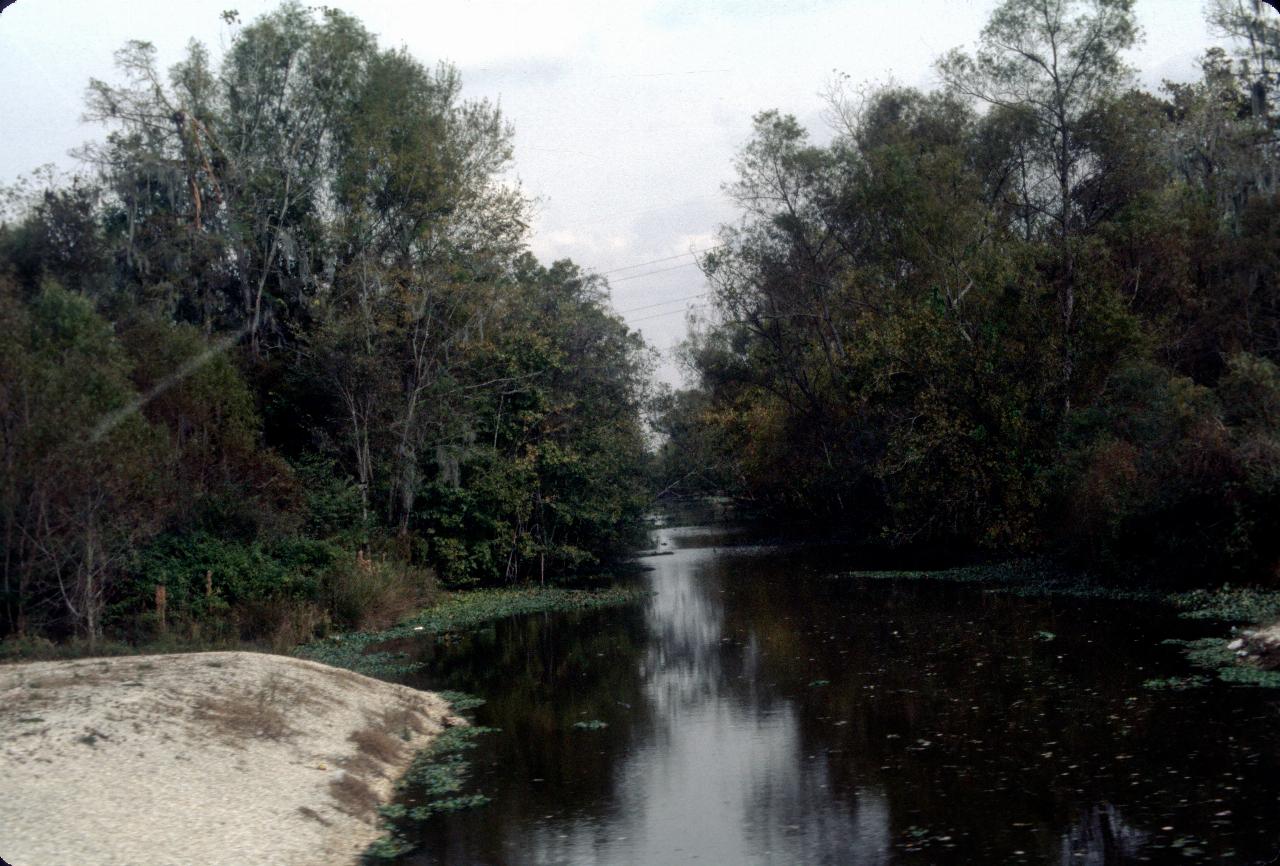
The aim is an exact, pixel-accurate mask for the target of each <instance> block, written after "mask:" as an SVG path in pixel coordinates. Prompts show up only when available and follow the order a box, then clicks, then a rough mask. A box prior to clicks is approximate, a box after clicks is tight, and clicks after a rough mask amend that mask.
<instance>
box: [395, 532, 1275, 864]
mask: <svg viewBox="0 0 1280 866" xmlns="http://www.w3.org/2000/svg"><path fill="white" fill-rule="evenodd" d="M654 539H655V542H654V543H655V545H656V546H657V547H659V548H660V549H662V550H663V551H667V552H669V554H670V555H661V556H653V557H651V558H647V559H645V560H643V562H645V563H646V564H647V565H649V566H651V568H652V570H651V571H648V572H646V573H645V574H644V575H643V577H642V578H641V579H643V580H646V581H648V582H649V583H650V584H651V588H652V589H653V591H654V594H653V595H652V597H651V598H650V599H649V601H648V602H647V603H645V604H642V605H637V606H633V607H630V608H621V609H614V610H607V611H602V612H596V613H591V614H579V615H573V614H555V615H546V616H526V617H519V618H513V619H511V620H507V621H504V622H501V623H499V624H497V625H496V626H495V627H494V628H491V629H489V630H486V631H482V632H478V633H475V634H472V635H468V636H465V637H462V638H460V639H457V640H456V641H452V642H441V641H424V642H423V644H422V646H421V648H420V655H419V658H420V660H421V661H423V662H425V663H426V666H425V668H424V669H423V671H422V672H421V673H420V674H419V675H417V676H416V677H415V679H414V681H413V682H414V684H415V685H418V686H420V687H424V688H450V689H458V690H464V691H468V692H471V693H474V694H477V695H479V696H481V697H483V698H485V699H486V700H487V703H486V704H485V705H484V706H482V707H480V708H479V709H477V710H476V712H475V716H476V722H477V723H479V724H484V725H492V726H495V727H498V728H500V729H501V731H500V732H499V733H495V734H489V735H486V736H484V737H482V738H480V739H479V741H478V742H479V747H478V748H477V749H476V750H475V751H474V753H473V761H474V766H473V770H472V782H473V785H472V787H474V788H475V789H476V790H479V791H483V792H484V793H485V794H487V795H489V796H490V797H491V798H492V802H491V803H490V804H488V805H487V806H483V807H481V808H478V809H474V810H471V811H466V812H459V813H455V814H451V815H444V816H436V817H433V818H432V819H431V820H430V821H428V822H426V823H425V824H424V825H423V826H422V829H421V835H420V837H419V838H418V839H417V840H416V841H418V843H419V844H420V847H419V848H418V850H417V851H416V852H415V853H413V854H412V855H409V856H407V857H406V858H405V859H404V860H403V861H401V862H403V863H407V864H421V866H427V864H431V866H446V864H447V866H463V864H465V866H482V864H483V866H533V864H573V866H606V864H608V866H667V864H671V866H674V864H711V866H738V864H779V866H783V864H785V866H792V864H796V866H799V864H845V866H847V864H868V866H869V864H890V863H895V864H896V863H901V864H933V863H940V864H951V863H955V864H962V863H963V864H973V863H979V864H996V863H1001V864H1003V863H1035V864H1127V863H1183V864H1185V863H1238V864H1262V863H1274V862H1277V861H1275V860H1273V859H1272V858H1274V857H1276V856H1277V854H1278V853H1280V772H1278V770H1280V711H1278V706H1280V702H1278V700H1277V695H1276V694H1275V693H1274V692H1271V693H1268V692H1266V691H1264V690H1254V689H1247V688H1239V687H1228V686H1225V685H1212V686H1209V687H1205V688H1200V689H1192V690H1184V691H1169V690H1152V689H1148V688H1144V686H1143V683H1144V681H1146V680H1149V679H1152V678H1157V677H1166V676H1172V675H1182V674H1186V673H1187V672H1188V667H1187V663H1186V662H1185V660H1184V659H1183V658H1182V656H1181V654H1180V653H1179V651H1178V650H1177V649H1176V648H1173V647H1170V646H1165V645H1162V644H1161V640H1163V639H1165V638H1171V637H1183V638H1185V637H1196V636H1200V635H1204V634H1209V633H1221V629H1222V626H1221V625H1204V624H1197V623H1190V622H1187V621H1183V620H1179V619H1177V618H1176V617H1174V616H1173V615H1172V614H1171V613H1169V612H1167V611H1165V610H1163V609H1160V608H1159V607H1156V606H1154V605H1144V604H1136V603H1124V604H1120V603H1116V602H1109V601H1096V600H1082V599H1028V598H1020V597H1015V596H1011V595H1006V594H998V593H991V592H985V591H983V590H982V589H980V588H975V587H973V586H965V585H955V584H947V583H942V582H935V581H919V580H916V581H912V580H895V581H887V580H869V579H855V578H848V577H838V576H834V575H836V574H837V573H838V572H839V571H840V569H841V566H842V565H843V564H842V563H839V562H837V561H835V560H834V559H833V557H832V555H831V554H829V553H824V552H822V551H818V550H808V549H804V548H787V547H768V546H752V545H750V544H747V543H744V541H746V540H748V539H746V538H744V537H743V536H742V535H741V534H735V533H733V532H730V531H727V530H725V529H723V528H716V527H696V526H687V527H675V526H671V527H662V528H658V529H656V530H655V531H654ZM601 723H603V725H602V724H601Z"/></svg>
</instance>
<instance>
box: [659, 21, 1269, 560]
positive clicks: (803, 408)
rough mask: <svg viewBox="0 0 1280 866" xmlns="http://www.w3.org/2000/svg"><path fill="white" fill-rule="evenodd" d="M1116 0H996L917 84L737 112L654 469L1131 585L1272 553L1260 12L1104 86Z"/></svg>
mask: <svg viewBox="0 0 1280 866" xmlns="http://www.w3.org/2000/svg"><path fill="white" fill-rule="evenodd" d="M1133 5H1134V4H1133V2H1132V0H1004V2H1001V3H1000V4H998V6H997V7H996V9H995V11H994V12H993V14H992V16H991V18H990V20H989V22H988V24H987V26H986V28H985V29H984V30H983V31H982V34H981V37H980V39H979V42H978V45H977V48H976V50H975V51H972V52H966V51H961V50H957V51H954V52H951V53H949V54H947V55H945V56H943V57H942V58H940V59H939V60H938V63H937V72H938V77H939V79H940V81H941V83H942V86H941V87H940V88H939V89H938V90H936V91H934V92H921V91H918V90H913V89H910V88H903V87H894V86H890V87H881V88H878V89H873V90H870V91H857V90H855V89H854V88H851V87H850V86H849V85H848V83H847V82H842V81H837V82H836V83H835V85H834V86H833V87H832V88H831V91H830V97H829V109H830V110H829V117H830V120H831V121H832V125H833V127H834V129H835V135H834V137H833V139H832V140H831V142H830V143H829V144H824V145H818V144H814V143H813V142H812V140H811V138H810V135H809V131H808V130H806V129H804V128H803V127H802V126H801V125H800V124H799V123H798V122H797V121H796V120H795V118H793V117H791V116H789V115H787V114H784V113H781V112H777V111H768V112H764V113H761V114H759V115H758V116H757V117H756V118H755V133H754V136H753V137H752V139H751V140H750V141H749V142H748V143H747V144H746V145H745V147H743V148H742V150H741V153H740V156H739V159H738V163H737V180H736V181H734V182H733V183H731V184H730V185H729V186H728V187H727V190H728V192H729V193H730V194H731V195H732V197H733V199H734V200H735V201H736V203H737V206H738V209H739V212H740V214H741V218H740V220H739V222H737V223H736V224H733V225H730V226H726V227H725V228H724V229H723V230H722V234H721V242H722V245H721V246H720V247H719V248H718V249H716V250H715V251H714V252H712V253H710V254H708V255H707V256H706V257H705V258H704V259H703V267H704V270H705V272H706V274H707V276H708V278H709V280H710V282H711V286H712V291H713V304H714V314H713V316H712V318H711V320H710V321H709V323H708V324H706V325H705V326H704V327H702V328H701V329H700V330H699V331H698V332H697V333H696V334H695V335H694V336H693V337H692V339H691V340H690V342H689V343H688V344H687V346H686V348H685V360H686V363H687V365H688V367H689V368H690V370H691V371H692V372H693V374H694V377H695V381H696V387H694V388H692V389H690V390H686V391H683V392H678V393H675V394H673V395H670V397H669V399H668V407H667V411H666V414H665V418H664V420H663V422H662V424H663V427H664V429H665V430H666V431H667V432H668V434H669V436H670V444H669V445H667V446H666V447H665V448H664V450H663V455H662V476H663V481H664V483H667V484H676V485H677V487H680V486H683V489H685V490H690V491H692V490H699V489H703V490H705V489H721V490H726V491H730V492H732V494H733V495H735V496H737V497H740V498H742V499H744V500H747V501H750V502H753V503H755V504H756V505H757V506H758V507H761V508H763V509H765V510H768V511H771V512H774V513H789V514H792V515H794V516H798V517H802V518H805V519H809V520H815V519H816V520H820V521H821V522H822V523H823V525H826V526H833V527H836V528H837V529H838V530H839V531H841V532H842V533H844V534H845V535H846V536H847V537H850V538H852V539H854V540H857V541H860V542H864V543H874V544H881V543H887V544H891V545H908V546H913V547H925V548H932V549H938V550H945V551H949V552H950V553H951V554H952V555H956V554H957V553H960V552H964V551H969V552H971V553H973V554H974V555H985V556H991V555H1006V556H1007V555H1010V554H1011V553H1019V552H1022V553H1050V554H1054V555H1058V556H1068V557H1071V558H1074V559H1076V560H1077V561H1081V562H1085V563H1087V564H1089V565H1090V566H1093V567H1097V568H1099V569H1103V570H1107V571H1110V572H1111V573H1113V574H1116V575H1133V574H1135V573H1138V572H1141V573H1142V575H1144V576H1145V577H1146V578H1151V577H1155V578H1157V579H1159V580H1163V581H1178V580H1189V581H1202V582H1203V581H1218V582H1221V580H1223V579H1241V578H1247V579H1250V580H1273V579H1275V575H1276V573H1277V566H1278V565H1280V531H1278V530H1280V524H1278V523H1277V515H1278V514H1280V509H1278V508H1277V506H1280V426H1278V425H1280V415H1278V414H1277V412H1276V411H1275V410H1276V407H1277V406H1280V368H1277V363H1278V362H1280V284H1278V283H1277V268H1278V266H1280V198H1277V192H1278V190H1277V183H1278V181H1280V177H1278V175H1277V167H1278V160H1280V104H1278V99H1280V80H1278V79H1277V76H1276V70H1277V68H1280V16H1278V15H1277V14H1276V13H1275V12H1274V11H1273V10H1272V9H1270V8H1268V7H1267V6H1264V5H1262V4H1261V3H1256V2H1252V0H1215V2H1213V3H1211V4H1210V5H1209V8H1208V14H1209V16H1210V21H1211V24H1212V25H1213V26H1214V29H1215V30H1216V32H1218V33H1219V34H1220V35H1221V36H1222V37H1223V39H1224V45H1223V46H1221V47H1215V48H1212V49H1210V50H1209V51H1208V52H1207V53H1206V54H1205V55H1204V57H1203V59H1202V63H1201V69H1202V74H1201V76H1200V78H1199V80H1197V81H1193V82H1191V83H1185V84H1175V83H1166V84H1165V86H1164V87H1163V88H1162V89H1161V90H1160V92H1158V93H1149V92H1146V91H1144V90H1142V89H1140V88H1139V87H1137V86H1136V84H1135V75H1134V70H1133V69H1131V68H1130V67H1129V66H1128V63H1127V61H1126V56H1127V54H1126V52H1127V51H1128V49H1130V48H1131V47H1132V46H1133V45H1135V44H1136V42H1137V41H1138V40H1139V39H1140V38H1141V33H1140V31H1139V28H1138V27H1137V24H1136V21H1135V17H1134V10H1133Z"/></svg>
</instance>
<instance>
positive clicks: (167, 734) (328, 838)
mask: <svg viewBox="0 0 1280 866" xmlns="http://www.w3.org/2000/svg"><path fill="white" fill-rule="evenodd" d="M0 696H3V700H2V701H0V720H2V721H3V728H4V730H5V735H4V737H3V750H2V751H0V774H2V775H3V776H4V778H5V787H6V793H7V796H6V797H5V798H3V799H2V800H0V826H4V828H5V838H4V839H3V842H2V844H3V850H0V856H3V857H5V858H6V859H8V860H10V861H11V862H15V863H21V864H23V866H60V864H64V863H93V864H95V866H133V864H137V863H147V864H148V866H170V864H172V866H186V864H189V863H202V864H207V866H243V864H245V863H263V864H265V863H271V864H279V866H351V864H355V863H358V862H360V859H361V857H362V855H363V853H364V852H365V851H366V849H367V848H368V847H369V846H370V845H371V844H372V843H374V842H375V841H376V840H377V839H378V838H379V837H380V836H381V835H382V827H381V825H380V822H379V817H380V815H379V813H380V811H381V809H382V808H383V807H384V806H385V805H386V804H387V803H388V802H390V800H391V798H392V796H393V795H394V792H395V790H396V783H397V781H398V780H399V779H400V777H401V776H402V775H403V774H404V773H405V772H406V771H408V770H409V769H410V767H411V766H412V764H413V762H414V760H415V756H416V755H417V754H418V753H419V752H421V751H422V750H423V749H424V748H427V747H429V746H430V745H431V744H432V743H433V742H434V741H435V740H436V739H437V738H438V737H439V736H440V735H441V734H442V733H443V732H445V731H446V730H447V729H449V728H451V727H455V726H465V725H466V722H465V721H463V720H462V719H460V718H459V717H458V716H456V715H455V714H454V712H453V709H452V707H451V706H450V705H449V703H448V702H447V701H445V700H444V699H443V698H441V697H440V696H438V695H436V694H433V693H430V692H422V691H418V690H416V689H412V688H409V687H407V686H403V685H397V684H394V683H388V682H384V681H381V680H376V679H372V678H370V677H365V676H362V675H360V674H356V673H353V672H351V671H347V670H342V669H338V668H334V667H330V666H326V665H322V664H319V663H316V662H311V661H306V660H303V659H296V658H289V657H285V656H272V655H267V654H261V653H243V652H213V653H187V654H177V655H161V656H128V657H118V658H112V659H83V660H78V661H62V662H33V663H27V664H20V665H9V666H5V667H3V668H0Z"/></svg>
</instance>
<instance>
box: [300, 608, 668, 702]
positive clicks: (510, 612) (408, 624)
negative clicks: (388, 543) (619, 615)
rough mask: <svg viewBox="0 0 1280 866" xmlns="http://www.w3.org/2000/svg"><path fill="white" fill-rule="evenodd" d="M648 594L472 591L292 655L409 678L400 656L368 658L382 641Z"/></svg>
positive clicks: (411, 665)
mask: <svg viewBox="0 0 1280 866" xmlns="http://www.w3.org/2000/svg"><path fill="white" fill-rule="evenodd" d="M647 595H648V592H647V591H645V590H640V589H633V588H630V587H609V588H606V589H561V588H559V587H536V586H535V587H517V588H510V589H472V590H465V591H462V592H455V593H450V594H448V595H446V596H445V597H444V598H443V599H442V600H441V601H440V602H438V603H437V604H435V605H432V606H431V607H429V608H427V609H426V610H424V611H422V612H420V613H418V614H416V615H415V616H412V617H409V618H408V619H406V620H403V621H402V622H401V623H400V624H399V625H396V626H393V627H391V628H388V629H383V630H381V631H362V632H350V633H347V634H340V635H332V636H330V637H327V638H323V639H321V640H317V641H313V642H311V643H309V644H305V645H303V646H301V647H299V648H298V649H297V650H296V652H295V654H296V655H298V656H300V657H302V658H306V659H311V660H312V661H317V662H322V663H324V664H327V665H332V666H334V667H341V668H346V669H348V670H352V671H356V672H357V673H362V674H366V675H367V676H374V677H380V678H384V679H386V678H391V677H396V676H402V675H404V674H406V673H410V672H412V671H413V670H416V669H417V668H418V667H420V665H419V664H417V663H414V662H409V661H407V660H406V659H407V656H406V654H405V653H399V652H369V651H368V649H369V648H370V647H372V646H376V645H377V644H381V643H386V642H388V641H392V640H397V639H403V638H411V637H419V636H424V635H441V634H447V633H450V632H460V631H470V630H473V629H475V628H478V627H480V626H483V625H486V624H488V623H491V622H494V621H497V620H501V619H506V618H508V617H512V616H518V615H520V614H530V613H565V612H572V611H585V610H597V609H600V608H605V607H614V606H617V605H623V604H632V603H635V602H637V601H640V600H641V599H643V598H645V597H646V596H647Z"/></svg>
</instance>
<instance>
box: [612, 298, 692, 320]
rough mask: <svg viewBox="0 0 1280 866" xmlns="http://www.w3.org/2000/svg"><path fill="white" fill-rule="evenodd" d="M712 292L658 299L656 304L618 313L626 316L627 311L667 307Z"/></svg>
mask: <svg viewBox="0 0 1280 866" xmlns="http://www.w3.org/2000/svg"><path fill="white" fill-rule="evenodd" d="M708 294H710V292H698V294H696V295H685V296H684V297H683V298H671V299H670V300H667V301H658V303H656V304H646V305H645V306H643V307H632V308H630V309H628V310H619V311H618V315H620V316H625V315H626V314H627V313H638V312H640V311H641V310H652V309H653V308H654V307H665V306H666V305H667V304H675V303H679V302H680V301H692V300H693V299H694V298H705V297H706V296H707V295H708Z"/></svg>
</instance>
